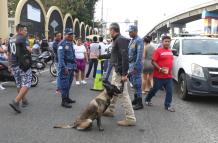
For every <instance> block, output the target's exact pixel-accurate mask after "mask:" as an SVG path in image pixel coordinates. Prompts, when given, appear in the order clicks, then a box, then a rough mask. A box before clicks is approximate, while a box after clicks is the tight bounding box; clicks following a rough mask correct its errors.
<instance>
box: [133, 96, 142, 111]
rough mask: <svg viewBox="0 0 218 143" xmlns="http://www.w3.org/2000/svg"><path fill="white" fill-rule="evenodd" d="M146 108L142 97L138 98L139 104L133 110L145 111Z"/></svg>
mask: <svg viewBox="0 0 218 143" xmlns="http://www.w3.org/2000/svg"><path fill="white" fill-rule="evenodd" d="M143 108H144V106H143V104H142V97H138V98H137V104H136V105H135V106H134V107H133V110H139V109H143Z"/></svg>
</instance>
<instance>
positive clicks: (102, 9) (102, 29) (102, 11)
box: [101, 0, 104, 35]
mask: <svg viewBox="0 0 218 143" xmlns="http://www.w3.org/2000/svg"><path fill="white" fill-rule="evenodd" d="M103 17H104V0H102V2H101V35H103V33H104V25H103V22H104V20H103Z"/></svg>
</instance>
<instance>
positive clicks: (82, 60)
mask: <svg viewBox="0 0 218 143" xmlns="http://www.w3.org/2000/svg"><path fill="white" fill-rule="evenodd" d="M74 49H75V55H76V65H77V69H78V71H77V73H76V85H80V84H87V82H86V81H85V67H86V63H87V62H88V56H87V51H86V47H85V46H84V45H82V39H81V38H77V39H76V45H74ZM80 75H81V77H80ZM80 79H81V82H80Z"/></svg>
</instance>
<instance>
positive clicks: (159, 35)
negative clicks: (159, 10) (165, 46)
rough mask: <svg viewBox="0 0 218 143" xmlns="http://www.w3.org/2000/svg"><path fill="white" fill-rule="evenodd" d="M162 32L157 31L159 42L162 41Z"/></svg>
mask: <svg viewBox="0 0 218 143" xmlns="http://www.w3.org/2000/svg"><path fill="white" fill-rule="evenodd" d="M160 38H161V33H160V32H159V31H157V43H160V41H161V39H160Z"/></svg>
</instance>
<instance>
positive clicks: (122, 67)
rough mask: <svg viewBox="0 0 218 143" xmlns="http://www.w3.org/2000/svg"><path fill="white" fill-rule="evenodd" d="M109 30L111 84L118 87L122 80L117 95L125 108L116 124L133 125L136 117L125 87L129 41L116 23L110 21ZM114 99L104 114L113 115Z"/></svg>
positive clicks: (115, 99) (114, 98)
mask: <svg viewBox="0 0 218 143" xmlns="http://www.w3.org/2000/svg"><path fill="white" fill-rule="evenodd" d="M109 30H110V35H111V37H112V38H113V43H112V51H111V58H110V62H111V64H112V65H113V68H114V69H113V75H112V82H111V84H114V85H116V86H118V87H120V86H121V82H124V88H123V93H122V95H119V96H118V97H119V98H120V101H121V103H122V107H123V108H124V110H125V115H126V118H125V119H124V120H121V121H118V122H117V124H118V125H120V126H134V125H135V123H136V118H135V114H134V111H133V108H132V103H131V100H130V96H129V93H128V89H127V79H128V78H127V73H128V69H129V60H128V45H129V41H128V39H126V38H125V37H123V36H122V35H121V34H120V27H119V25H118V24H117V23H112V24H111V25H110V28H109ZM116 101H117V98H116V97H113V99H112V101H111V105H110V106H109V108H108V109H107V110H106V112H105V113H104V115H105V116H114V112H115V103H116Z"/></svg>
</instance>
